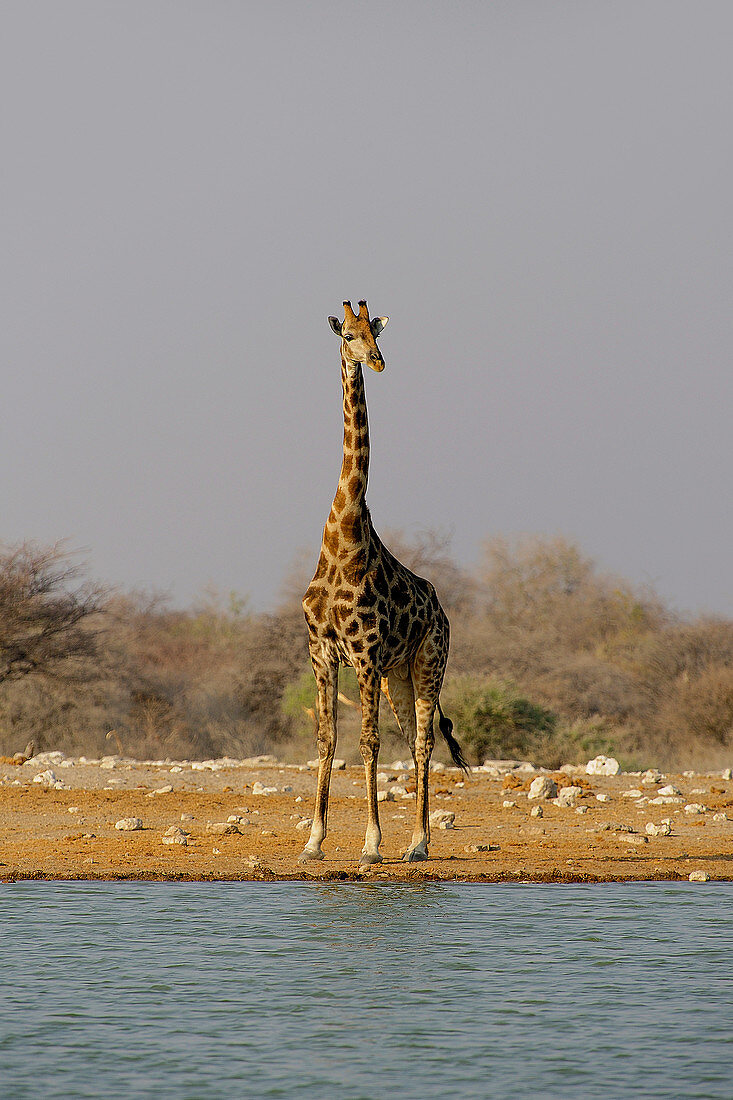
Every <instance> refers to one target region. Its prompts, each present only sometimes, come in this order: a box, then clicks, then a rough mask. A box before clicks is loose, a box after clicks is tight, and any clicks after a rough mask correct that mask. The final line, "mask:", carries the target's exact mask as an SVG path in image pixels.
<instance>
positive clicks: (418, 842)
mask: <svg viewBox="0 0 733 1100" xmlns="http://www.w3.org/2000/svg"><path fill="white" fill-rule="evenodd" d="M385 680H386V685H385V682H384V681H383V682H382V690H383V691H384V694H385V695H386V696H387V698H388V699H389V702H390V705H391V707H392V710H393V711H394V715H395V718H396V719H397V723H398V725H399V727H400V729H401V731H402V734H403V736H404V737H405V738H406V740H407V743H408V745H409V746H410V752H411V753H412V759H413V762H414V764H415V779H416V785H417V779H418V774H419V768H420V765H419V763H418V757H417V754H416V742H417V737H418V729H417V717H416V712H415V689H414V687H413V684H412V675H411V673H410V669H409V667H408V666H407V665H404V666H400V668H397V669H394V670H392V671H391V672H389V673H388V674H387V676H386V677H385ZM429 763H430V760H429V758H428V760H427V763H426V766H427V765H429ZM420 820H421V825H420V827H418V825H417V824H416V826H415V830H414V832H413V836H412V841H411V842H410V846H409V848H408V849H407V851H406V852H405V854H404V857H403V858H404V859H405V860H406V861H407V862H408V863H418V862H421V861H423V860H426V859H427V858H428V841H429V839H430V837H429V835H428V833H427V831H426V830H425V829H424V828H423V827H422V818H421V819H420Z"/></svg>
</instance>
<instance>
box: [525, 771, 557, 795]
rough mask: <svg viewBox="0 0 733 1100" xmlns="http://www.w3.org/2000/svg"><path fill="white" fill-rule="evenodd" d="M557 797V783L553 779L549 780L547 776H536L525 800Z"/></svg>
mask: <svg viewBox="0 0 733 1100" xmlns="http://www.w3.org/2000/svg"><path fill="white" fill-rule="evenodd" d="M556 797H557V783H556V782H555V780H554V779H550V777H549V775H538V776H537V778H536V779H533V780H532V782H531V784H530V787H529V791H528V793H527V798H529V799H533V798H556Z"/></svg>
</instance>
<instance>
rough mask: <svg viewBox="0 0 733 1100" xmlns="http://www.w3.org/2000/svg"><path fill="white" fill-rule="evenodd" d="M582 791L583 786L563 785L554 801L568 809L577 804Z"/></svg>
mask: <svg viewBox="0 0 733 1100" xmlns="http://www.w3.org/2000/svg"><path fill="white" fill-rule="evenodd" d="M582 793H583V788H582V787H561V788H560V792H559V794H558V796H557V798H555V799H554V800H553V801H554V804H555V805H556V806H562V807H564V808H565V809H566V810H567V809H570V808H571V807H572V806H574V805H575V804H576V802H577V801H578V799H579V798H580V796H581V795H582Z"/></svg>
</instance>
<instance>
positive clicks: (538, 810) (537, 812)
mask: <svg viewBox="0 0 733 1100" xmlns="http://www.w3.org/2000/svg"><path fill="white" fill-rule="evenodd" d="M529 816H530V817H544V816H545V811H544V810H543V809H542V807H541V806H533V807H532V809H531V810H530V811H529Z"/></svg>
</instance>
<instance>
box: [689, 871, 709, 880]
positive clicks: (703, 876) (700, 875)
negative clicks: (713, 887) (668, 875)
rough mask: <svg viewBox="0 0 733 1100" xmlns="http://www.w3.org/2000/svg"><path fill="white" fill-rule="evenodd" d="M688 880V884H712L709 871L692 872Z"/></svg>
mask: <svg viewBox="0 0 733 1100" xmlns="http://www.w3.org/2000/svg"><path fill="white" fill-rule="evenodd" d="M687 880H688V882H710V875H709V874H708V873H707V871H690V874H689V875H688V876H687Z"/></svg>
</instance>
